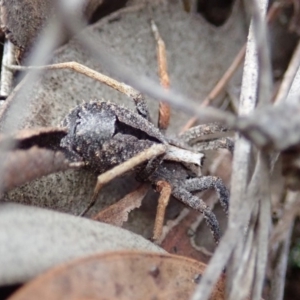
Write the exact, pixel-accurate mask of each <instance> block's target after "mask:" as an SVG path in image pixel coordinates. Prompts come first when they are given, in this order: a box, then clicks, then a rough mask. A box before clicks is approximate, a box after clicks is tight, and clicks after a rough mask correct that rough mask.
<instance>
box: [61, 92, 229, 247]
mask: <svg viewBox="0 0 300 300" xmlns="http://www.w3.org/2000/svg"><path fill="white" fill-rule="evenodd" d="M136 103H138V104H139V105H137V112H133V111H130V110H128V109H126V108H124V107H120V106H118V105H115V104H112V103H108V102H96V101H94V102H90V103H84V104H83V105H79V106H77V107H75V108H74V109H73V110H72V111H71V112H70V114H69V115H68V116H66V118H65V119H64V121H63V123H62V126H63V127H66V128H68V134H67V135H66V136H65V137H64V138H63V139H62V140H61V147H62V148H63V149H65V151H66V153H67V155H68V156H69V158H71V159H72V160H74V161H83V162H85V164H86V166H87V167H89V168H91V169H92V170H94V171H95V172H96V173H98V174H101V175H100V176H99V177H98V183H97V186H96V189H95V192H94V197H93V201H92V202H94V201H95V199H96V195H97V194H98V192H99V189H100V188H101V186H102V185H103V184H105V183H106V182H108V181H110V180H111V179H112V178H114V177H116V176H118V175H119V174H121V173H124V172H127V171H133V172H135V174H136V175H135V176H136V179H137V180H139V181H146V182H150V183H151V184H153V185H154V186H155V187H159V186H160V185H161V183H165V184H166V185H167V186H169V188H170V193H171V195H172V196H174V197H175V198H176V199H178V200H180V201H182V202H183V203H184V204H186V205H188V206H190V207H192V208H193V209H196V210H198V211H199V212H201V213H202V214H203V215H204V219H205V221H206V223H207V225H208V226H209V228H210V230H211V231H212V233H213V237H214V240H215V241H216V243H218V242H219V240H220V229H219V225H218V221H217V219H216V217H215V215H214V214H213V212H212V211H211V210H210V208H209V207H208V206H207V205H206V204H205V203H204V201H203V200H201V199H200V198H199V197H197V196H194V195H193V194H192V192H196V191H203V190H207V189H215V191H216V192H217V194H218V198H219V201H220V203H221V205H222V207H223V209H224V211H225V212H226V213H227V212H228V201H229V191H228V190H227V188H226V187H225V186H224V184H223V182H222V180H221V179H220V178H218V177H215V176H200V177H199V173H198V171H199V169H200V167H201V161H202V158H203V154H202V153H197V152H195V151H193V150H191V149H189V148H188V147H187V146H184V145H182V144H179V143H177V142H173V141H171V140H169V139H168V138H167V137H166V136H165V135H164V134H163V133H162V132H161V131H160V130H159V129H158V128H157V127H155V126H154V124H153V123H152V122H151V121H149V120H150V117H149V113H148V110H147V107H146V106H145V102H143V100H142V98H140V99H139V100H137V101H136ZM140 107H142V108H143V109H140ZM217 127H218V126H212V128H213V130H214V129H215V130H216V128H217ZM213 130H212V131H213ZM196 131H199V127H198V128H197V130H196ZM192 132H195V129H192ZM124 166H125V167H124ZM123 167H124V168H123ZM118 169H122V170H121V172H120V173H118ZM91 205H92V203H91ZM91 205H90V206H91ZM90 206H89V207H88V208H90Z"/></svg>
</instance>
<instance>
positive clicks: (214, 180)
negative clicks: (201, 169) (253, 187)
mask: <svg viewBox="0 0 300 300" xmlns="http://www.w3.org/2000/svg"><path fill="white" fill-rule="evenodd" d="M184 188H185V189H186V190H187V191H189V192H196V191H198V192H201V191H205V190H209V189H214V190H215V191H216V193H217V195H218V199H219V201H220V204H221V206H222V208H223V210H224V212H225V213H226V214H228V207H229V197H230V194H229V191H228V189H227V188H226V186H225V185H224V183H223V181H222V180H221V179H220V178H219V177H216V176H202V177H196V178H191V179H187V180H186V181H185V184H184Z"/></svg>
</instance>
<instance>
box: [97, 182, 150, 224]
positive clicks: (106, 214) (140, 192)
mask: <svg viewBox="0 0 300 300" xmlns="http://www.w3.org/2000/svg"><path fill="white" fill-rule="evenodd" d="M148 190H149V186H148V185H147V184H143V185H141V186H140V187H138V188H137V189H136V190H135V191H133V192H132V193H129V194H128V195H126V196H125V197H124V198H123V199H121V200H120V201H118V202H117V203H115V204H113V205H111V206H109V207H107V208H105V209H103V210H101V211H100V212H99V213H98V214H96V215H95V216H93V217H92V219H93V220H95V221H101V222H104V223H108V224H111V225H115V226H122V225H123V223H124V222H127V220H128V214H129V213H130V212H131V211H132V210H133V209H135V208H138V207H140V206H141V204H142V200H143V199H144V197H145V196H146V194H147V192H148Z"/></svg>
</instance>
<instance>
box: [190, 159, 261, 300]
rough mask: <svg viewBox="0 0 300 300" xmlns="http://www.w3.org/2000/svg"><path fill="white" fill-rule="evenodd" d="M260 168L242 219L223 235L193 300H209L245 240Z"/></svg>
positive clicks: (248, 193)
mask: <svg viewBox="0 0 300 300" xmlns="http://www.w3.org/2000/svg"><path fill="white" fill-rule="evenodd" d="M260 168H261V167H260V164H259V163H256V166H255V170H254V173H253V176H252V179H251V181H250V184H249V188H248V191H247V193H246V192H245V195H244V197H243V200H244V204H243V208H244V209H243V210H241V212H240V217H239V218H238V219H237V221H236V222H235V223H234V224H233V225H230V224H229V226H230V227H229V228H228V229H227V230H226V232H225V234H224V235H223V237H222V239H221V241H220V244H219V246H218V248H217V249H216V251H215V253H214V255H213V256H212V258H211V260H210V263H209V264H208V266H207V268H206V270H205V272H204V273H203V275H202V278H201V282H200V284H199V286H198V287H197V289H196V291H195V293H194V295H193V297H192V300H207V299H209V297H210V295H211V292H212V290H213V287H214V285H215V284H216V282H217V281H218V278H219V277H220V275H221V274H222V272H223V270H224V268H225V266H226V264H227V261H228V259H229V258H230V256H231V254H232V251H233V250H234V249H235V248H236V246H237V243H238V241H239V240H240V239H243V235H244V234H243V233H244V226H245V220H249V219H250V216H251V212H252V210H253V208H254V207H255V205H256V203H257V202H256V201H252V199H257V197H255V195H257V193H258V187H259V183H260V182H261V177H260ZM237 269H238V267H237Z"/></svg>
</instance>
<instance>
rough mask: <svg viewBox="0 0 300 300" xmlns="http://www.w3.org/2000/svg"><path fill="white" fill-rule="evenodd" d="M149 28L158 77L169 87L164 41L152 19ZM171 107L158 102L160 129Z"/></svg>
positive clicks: (166, 121)
mask: <svg viewBox="0 0 300 300" xmlns="http://www.w3.org/2000/svg"><path fill="white" fill-rule="evenodd" d="M151 29H152V31H153V34H154V37H155V40H156V43H157V47H156V48H157V62H158V73H159V78H160V84H161V85H162V86H163V87H164V88H166V89H169V87H170V79H169V74H168V66H167V55H166V46H165V42H164V41H163V39H162V38H161V36H160V34H159V31H158V29H157V26H156V25H155V23H154V21H153V20H151ZM170 115H171V108H170V105H169V104H168V103H165V102H162V101H161V102H159V115H158V128H159V129H161V130H166V129H167V128H168V126H169V123H170Z"/></svg>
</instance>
